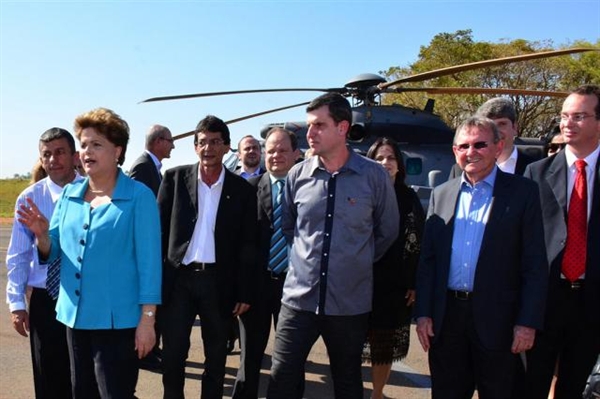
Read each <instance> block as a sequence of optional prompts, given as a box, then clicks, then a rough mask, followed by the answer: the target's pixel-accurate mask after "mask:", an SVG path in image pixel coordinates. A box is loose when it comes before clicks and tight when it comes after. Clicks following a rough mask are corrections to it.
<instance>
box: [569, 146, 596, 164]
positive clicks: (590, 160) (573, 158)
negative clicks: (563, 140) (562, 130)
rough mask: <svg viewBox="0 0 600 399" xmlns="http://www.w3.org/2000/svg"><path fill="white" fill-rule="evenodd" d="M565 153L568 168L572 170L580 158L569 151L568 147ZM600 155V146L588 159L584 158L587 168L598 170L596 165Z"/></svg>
mask: <svg viewBox="0 0 600 399" xmlns="http://www.w3.org/2000/svg"><path fill="white" fill-rule="evenodd" d="M563 151H564V152H565V157H566V159H567V166H568V167H569V168H570V167H571V166H573V164H574V163H575V161H577V160H578V159H579V158H577V157H576V156H575V154H573V153H572V152H571V150H570V149H569V146H566V147H565V149H564V150H563ZM598 154H600V144H599V145H597V146H596V149H595V150H594V151H592V152H591V153H590V154H589V155H588V156H587V157H585V158H583V160H584V161H585V163H586V164H587V166H589V167H590V170H596V163H597V162H598Z"/></svg>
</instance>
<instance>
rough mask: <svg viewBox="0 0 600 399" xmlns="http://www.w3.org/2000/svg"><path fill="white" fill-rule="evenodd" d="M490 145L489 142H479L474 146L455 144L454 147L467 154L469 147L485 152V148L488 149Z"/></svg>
mask: <svg viewBox="0 0 600 399" xmlns="http://www.w3.org/2000/svg"><path fill="white" fill-rule="evenodd" d="M488 145H489V144H488V142H487V141H478V142H476V143H473V144H466V143H465V144H455V145H454V147H455V148H456V150H457V151H459V152H465V151H467V150H468V149H469V147H473V148H474V149H476V150H483V149H484V148H487V147H488Z"/></svg>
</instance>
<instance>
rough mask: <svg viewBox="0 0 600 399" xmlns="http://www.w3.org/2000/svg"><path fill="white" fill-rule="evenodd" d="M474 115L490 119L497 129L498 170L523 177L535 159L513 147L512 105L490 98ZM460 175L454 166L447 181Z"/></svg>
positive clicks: (515, 126) (515, 132)
mask: <svg viewBox="0 0 600 399" xmlns="http://www.w3.org/2000/svg"><path fill="white" fill-rule="evenodd" d="M476 115H480V116H483V117H486V118H490V119H491V120H493V121H494V122H495V123H496V126H497V127H498V130H499V132H500V139H501V140H502V142H503V148H502V152H501V153H500V155H499V156H498V159H497V160H496V163H497V164H498V168H499V169H500V170H501V171H503V172H506V173H511V174H517V175H523V172H525V167H526V166H527V165H529V164H530V163H532V162H534V161H536V159H535V158H533V157H532V156H531V155H528V154H527V153H526V152H525V151H523V150H522V149H520V148H517V147H516V146H515V139H516V138H517V136H518V135H519V132H518V124H517V112H516V110H515V105H514V103H513V102H512V101H511V100H509V99H507V98H502V97H496V98H492V99H491V100H488V101H486V102H485V103H483V104H482V105H481V106H480V107H479V108H478V109H477V112H476ZM461 173H462V169H461V168H460V165H459V164H455V165H454V166H453V167H452V169H451V170H450V175H449V176H448V179H454V178H455V177H458V176H460V175H461Z"/></svg>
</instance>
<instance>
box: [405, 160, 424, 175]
mask: <svg viewBox="0 0 600 399" xmlns="http://www.w3.org/2000/svg"><path fill="white" fill-rule="evenodd" d="M422 172H423V160H422V159H421V158H406V174H407V175H420V174H421V173H422Z"/></svg>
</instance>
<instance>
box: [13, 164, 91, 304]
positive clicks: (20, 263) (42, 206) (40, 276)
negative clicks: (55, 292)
mask: <svg viewBox="0 0 600 399" xmlns="http://www.w3.org/2000/svg"><path fill="white" fill-rule="evenodd" d="M79 180H81V176H79V175H78V174H76V175H75V179H74V181H79ZM62 190H63V188H62V187H61V186H59V185H58V184H56V183H54V182H53V181H52V180H51V179H50V178H49V177H46V178H44V179H42V180H40V181H38V182H37V183H34V184H32V185H30V186H29V187H27V188H26V189H25V190H23V192H22V193H21V194H19V197H18V198H17V201H16V203H15V220H14V222H13V226H12V234H11V236H10V243H9V244H8V249H7V252H6V268H7V283H6V302H7V303H8V305H9V310H10V311H11V312H14V311H15V310H25V309H27V302H26V300H25V294H26V291H27V287H28V286H29V287H36V288H46V272H47V269H48V268H47V266H46V264H40V262H39V259H38V251H37V247H36V245H35V236H34V235H33V233H32V232H31V231H30V230H29V229H28V228H27V227H26V226H25V225H23V224H22V223H21V222H19V221H18V220H17V210H18V209H19V207H20V205H21V204H25V205H27V202H26V198H31V199H32V200H33V202H34V203H35V204H36V205H37V207H38V209H39V210H40V212H42V215H44V216H45V217H46V218H47V219H48V220H50V218H52V212H54V206H55V205H56V201H58V198H59V197H60V194H61V192H62Z"/></svg>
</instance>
